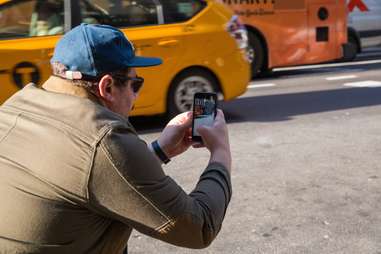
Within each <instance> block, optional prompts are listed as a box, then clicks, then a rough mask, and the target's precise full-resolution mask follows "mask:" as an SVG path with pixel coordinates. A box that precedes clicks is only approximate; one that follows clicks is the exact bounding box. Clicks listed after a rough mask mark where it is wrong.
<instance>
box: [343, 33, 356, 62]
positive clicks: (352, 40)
mask: <svg viewBox="0 0 381 254" xmlns="http://www.w3.org/2000/svg"><path fill="white" fill-rule="evenodd" d="M358 52H360V45H359V43H358V41H357V39H356V37H355V36H353V35H351V34H348V43H347V45H346V48H345V50H344V57H343V60H344V61H353V60H354V59H355V58H356V55H357V53H358Z"/></svg>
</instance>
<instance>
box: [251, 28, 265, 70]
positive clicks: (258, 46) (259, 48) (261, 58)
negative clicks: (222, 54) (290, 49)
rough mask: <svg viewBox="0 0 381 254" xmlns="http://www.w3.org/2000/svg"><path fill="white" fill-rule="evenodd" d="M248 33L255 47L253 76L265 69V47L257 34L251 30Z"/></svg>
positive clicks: (252, 66)
mask: <svg viewBox="0 0 381 254" xmlns="http://www.w3.org/2000/svg"><path fill="white" fill-rule="evenodd" d="M248 34H249V44H250V46H251V48H252V49H253V53H252V57H253V61H252V62H251V76H252V77H255V76H258V74H259V73H261V72H262V71H264V70H265V49H264V46H263V44H262V42H261V40H260V39H259V38H258V36H257V35H255V34H254V33H251V32H249V33H248Z"/></svg>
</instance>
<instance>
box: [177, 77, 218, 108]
mask: <svg viewBox="0 0 381 254" xmlns="http://www.w3.org/2000/svg"><path fill="white" fill-rule="evenodd" d="M213 91H214V89H213V85H212V83H211V82H210V81H209V80H208V79H206V78H203V77H200V76H191V77H188V78H186V79H184V80H182V81H181V82H180V83H179V85H178V86H177V89H176V91H175V105H176V107H177V108H178V109H179V110H180V111H181V112H185V111H189V110H191V109H192V105H193V96H194V94H195V93H208V92H213Z"/></svg>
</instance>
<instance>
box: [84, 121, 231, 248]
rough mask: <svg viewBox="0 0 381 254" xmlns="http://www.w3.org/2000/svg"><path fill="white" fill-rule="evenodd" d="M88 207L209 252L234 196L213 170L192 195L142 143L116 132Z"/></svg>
mask: <svg viewBox="0 0 381 254" xmlns="http://www.w3.org/2000/svg"><path fill="white" fill-rule="evenodd" d="M88 191H89V203H90V206H91V207H92V208H93V209H95V210H96V211H97V212H99V213H101V214H102V215H103V216H106V217H109V218H112V219H115V220H118V221H121V222H123V223H125V224H127V225H129V226H132V227H133V228H135V229H136V230H138V231H140V232H142V233H144V234H147V235H150V236H152V237H155V238H157V239H160V240H163V241H165V242H168V243H171V244H174V245H178V246H182V247H188V248H205V247H207V246H208V245H209V244H210V243H211V242H212V241H213V239H214V238H215V237H216V235H217V234H218V232H219V231H220V229H221V224H222V221H223V219H224V215H225V212H226V209H227V207H228V204H229V201H230V198H231V195H232V191H231V182H230V175H229V173H228V172H227V170H226V169H225V168H224V167H223V166H222V165H220V164H217V163H213V164H209V165H208V167H207V168H206V169H205V171H204V172H203V174H202V175H201V177H200V179H199V181H198V183H197V185H196V186H195V189H194V190H193V191H192V192H191V193H190V194H189V195H188V194H186V193H185V192H184V190H183V189H182V188H181V187H180V186H178V185H177V184H176V182H175V181H174V180H173V179H172V178H170V177H168V176H166V175H165V174H164V172H163V170H162V168H161V165H160V164H159V162H158V160H157V159H156V157H155V156H154V155H153V154H152V153H151V151H150V150H149V149H148V148H147V145H146V144H145V142H144V141H142V140H140V139H139V138H138V137H137V135H135V134H134V133H131V132H130V131H129V130H128V129H123V128H119V129H113V130H111V131H110V132H108V133H107V134H106V135H105V136H104V138H103V139H102V140H101V141H100V143H99V144H98V145H97V148H96V153H95V155H94V162H93V167H92V171H91V175H90V179H89V185H88Z"/></svg>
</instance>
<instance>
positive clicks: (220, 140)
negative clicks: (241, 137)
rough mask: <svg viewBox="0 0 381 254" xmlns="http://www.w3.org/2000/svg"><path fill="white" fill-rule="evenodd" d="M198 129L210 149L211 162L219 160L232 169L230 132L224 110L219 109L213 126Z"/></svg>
mask: <svg viewBox="0 0 381 254" xmlns="http://www.w3.org/2000/svg"><path fill="white" fill-rule="evenodd" d="M197 131H198V133H200V135H201V137H202V140H203V143H204V145H205V146H206V148H207V149H208V150H209V151H210V162H219V163H221V164H223V165H225V167H226V168H227V169H228V170H229V171H230V169H231V161H232V159H231V153H230V144H229V134H228V128H227V126H226V122H225V116H224V113H223V112H222V110H220V109H218V111H217V116H216V119H215V120H214V123H213V125H212V126H200V127H199V128H198V129H197Z"/></svg>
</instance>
